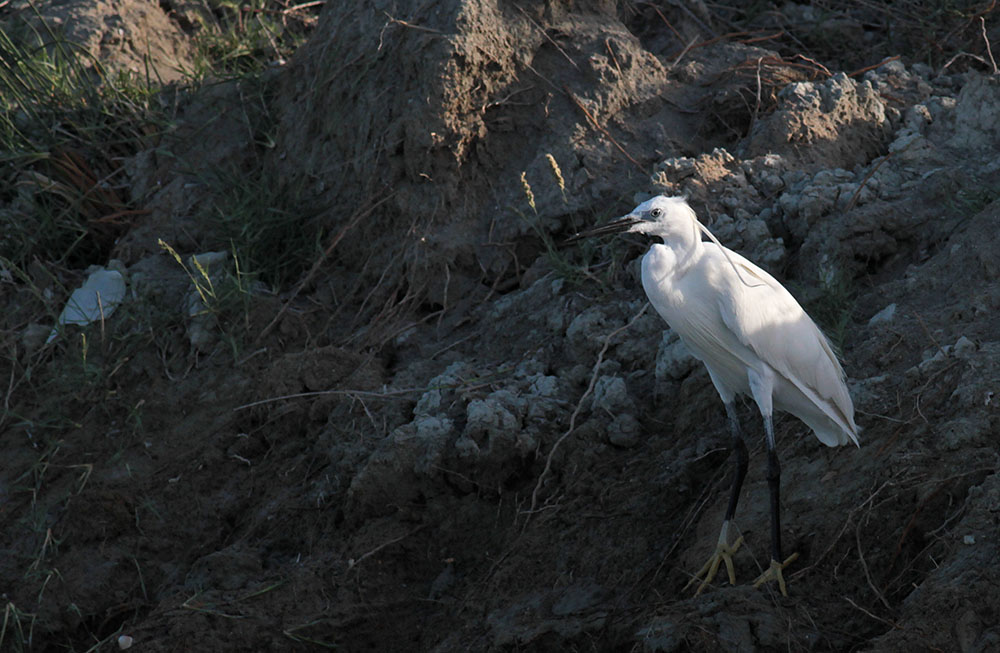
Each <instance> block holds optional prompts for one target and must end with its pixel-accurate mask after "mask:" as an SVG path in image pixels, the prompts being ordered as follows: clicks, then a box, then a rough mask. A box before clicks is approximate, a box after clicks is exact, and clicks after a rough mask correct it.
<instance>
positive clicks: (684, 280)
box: [574, 196, 858, 592]
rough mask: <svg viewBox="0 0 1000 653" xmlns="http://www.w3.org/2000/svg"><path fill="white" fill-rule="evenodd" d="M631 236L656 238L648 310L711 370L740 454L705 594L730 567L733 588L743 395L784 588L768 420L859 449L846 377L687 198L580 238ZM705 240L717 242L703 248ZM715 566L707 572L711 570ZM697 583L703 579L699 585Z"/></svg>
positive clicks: (742, 466) (809, 328) (823, 342)
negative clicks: (764, 455)
mask: <svg viewBox="0 0 1000 653" xmlns="http://www.w3.org/2000/svg"><path fill="white" fill-rule="evenodd" d="M622 231H629V232H634V233H642V234H647V235H649V236H655V237H659V238H661V239H662V240H663V243H662V244H660V243H656V244H653V245H652V246H651V247H650V248H649V251H648V252H647V253H646V254H645V256H643V259H642V285H643V288H644V289H645V291H646V295H647V296H648V297H649V301H650V303H651V304H652V305H653V307H654V308H655V309H656V311H657V312H658V313H659V314H660V316H662V317H663V319H664V320H666V321H667V323H668V324H669V325H670V326H671V328H673V329H674V331H676V332H677V334H678V335H679V336H680V337H681V339H682V340H683V341H684V342H685V343H686V344H687V346H688V347H689V348H690V349H691V351H692V352H693V353H694V355H695V356H696V357H698V358H699V359H700V360H701V361H702V362H704V363H705V366H706V367H707V368H708V372H709V375H710V376H711V378H712V383H713V384H714V385H715V388H716V390H718V392H719V396H720V397H721V398H722V401H723V403H724V404H725V405H726V411H727V414H728V415H729V419H730V426H731V428H732V431H733V440H734V444H733V448H734V450H735V451H736V453H737V468H736V470H735V473H734V479H733V488H732V493H731V496H730V507H729V510H727V514H726V519H725V521H724V523H723V529H722V533H721V535H720V538H719V547H718V549H717V551H716V554H715V555H714V556H713V558H712V559H710V560H709V563H706V567H705V568H704V569H703V570H702V571H701V572H699V575H700V574H704V573H705V572H706V571H707V572H708V573H707V574H706V578H705V580H704V581H703V583H702V585H701V588H700V589H699V592H700V591H701V589H704V587H705V585H706V584H707V583H708V582H709V581H710V580H711V579H712V577H713V576H714V575H715V571H716V570H717V568H718V565H719V562H720V561H724V562H726V564H727V568H728V570H729V576H730V581H731V582H734V581H735V575H734V573H733V570H732V561H731V559H730V555H731V553H732V552H733V551H735V550H736V547H738V546H739V541H737V543H736V544H733V545H730V544H729V542H728V531H729V521H730V520H731V519H732V517H733V514H734V513H735V509H736V503H737V501H738V499H739V491H740V486H741V485H742V480H743V475H745V473H746V450H745V445H744V443H743V439H742V432H741V430H740V427H739V423H738V422H737V421H736V413H735V410H734V408H733V400H734V398H735V397H736V396H737V395H740V394H746V395H750V396H752V397H753V399H754V401H755V402H756V403H757V407H758V408H759V409H760V412H761V415H762V416H763V417H764V425H765V436H766V440H767V445H768V454H769V460H768V462H769V473H768V480H769V481H770V484H771V497H772V499H771V501H772V563H771V569H769V570H768V571H767V572H765V574H764V575H763V576H762V577H761V578H760V579H759V581H758V584H759V583H760V582H763V581H765V580H772V579H773V580H778V581H779V584H780V586H781V590H782V592H785V587H784V580H783V579H782V577H781V569H782V568H783V567H784V565H785V564H787V563H788V562H790V560H788V561H785V563H781V562H779V560H780V559H781V553H780V551H781V544H780V526H779V517H778V504H779V499H778V476H779V474H780V468H779V466H778V461H777V454H776V452H775V450H774V434H773V428H772V422H771V415H772V412H773V409H774V408H777V409H779V410H783V411H786V412H789V413H791V414H793V415H795V416H796V417H798V418H799V419H801V420H802V421H803V422H805V423H806V425H808V426H809V428H811V429H812V430H813V432H814V433H815V434H816V437H817V438H819V440H820V441H821V442H822V443H823V444H825V445H828V446H837V445H843V444H847V443H849V442H853V443H854V444H858V427H857V425H856V424H855V423H854V405H853V403H852V402H851V397H850V394H849V393H848V390H847V385H846V383H845V378H844V371H843V369H842V368H841V366H840V363H839V361H838V360H837V356H836V355H835V354H834V352H833V349H832V348H831V347H830V343H829V342H828V341H827V339H826V337H825V336H824V335H823V333H822V332H821V331H820V330H819V328H818V327H817V326H816V324H815V323H814V322H813V321H812V319H811V318H810V317H809V316H808V315H807V314H806V312H805V311H804V310H803V309H802V307H801V306H800V305H799V303H798V302H797V301H795V298H793V297H792V296H791V294H789V292H788V291H787V290H785V288H784V287H783V286H782V285H781V284H780V283H778V282H777V281H776V280H775V279H774V277H772V276H771V275H770V274H768V273H767V272H765V271H764V270H762V269H760V268H759V267H757V266H756V265H754V264H753V263H751V262H750V261H748V260H747V259H746V258H744V257H742V256H740V255H739V254H737V253H736V252H733V251H731V250H729V249H727V248H725V247H723V246H722V245H721V244H720V243H718V241H717V240H715V238H714V236H712V234H711V233H709V232H708V230H707V229H705V228H704V227H703V226H702V225H701V224H699V222H698V219H697V217H696V216H695V213H694V211H693V210H691V207H690V206H688V204H687V202H686V201H685V200H684V199H682V198H677V197H674V198H668V197H663V196H658V197H654V198H653V199H650V200H648V201H646V202H643V203H642V204H640V205H639V206H637V207H636V208H635V209H634V210H633V211H632V212H631V213H629V214H628V215H626V216H624V217H622V218H620V219H619V220H616V221H614V222H612V223H610V224H607V225H604V226H601V227H597V228H595V229H592V230H590V231H588V232H585V233H583V234H579V235H578V236H576V237H574V239H575V238H579V237H583V236H590V235H598V234H604V233H615V232H622ZM702 232H704V233H705V234H706V235H708V236H709V238H711V239H712V241H711V242H703V241H702V239H701V234H702ZM709 568H710V569H709ZM695 578H696V579H697V575H696V577H695Z"/></svg>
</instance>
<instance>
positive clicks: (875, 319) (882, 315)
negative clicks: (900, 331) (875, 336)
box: [868, 303, 896, 326]
mask: <svg viewBox="0 0 1000 653" xmlns="http://www.w3.org/2000/svg"><path fill="white" fill-rule="evenodd" d="M895 316H896V304H895V303H892V304H889V305H888V306H886V307H885V308H883V309H882V310H881V311H879V312H878V313H876V314H875V315H872V319H870V320H868V326H875V325H876V324H879V323H881V322H892V318H894V317H895Z"/></svg>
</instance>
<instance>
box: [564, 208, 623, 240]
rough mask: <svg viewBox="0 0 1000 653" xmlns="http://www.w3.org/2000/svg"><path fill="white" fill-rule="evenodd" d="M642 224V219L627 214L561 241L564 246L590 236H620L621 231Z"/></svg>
mask: <svg viewBox="0 0 1000 653" xmlns="http://www.w3.org/2000/svg"><path fill="white" fill-rule="evenodd" d="M638 222H642V219H641V218H640V217H639V216H637V215H635V214H629V215H626V216H623V217H621V218H618V219H617V220H614V221H612V222H609V223H607V224H602V225H601V226H600V227H594V228H593V229H588V230H586V231H581V232H580V233H578V234H574V235H572V236H570V237H569V238H567V239H566V240H564V241H563V244H564V245H568V244H569V243H575V242H577V241H580V240H583V239H584V238H590V237H591V236H605V235H607V234H620V233H621V232H623V231H628V230H629V228H630V227H631V226H632V225H634V224H636V223H638Z"/></svg>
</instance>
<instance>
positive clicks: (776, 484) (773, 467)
mask: <svg viewBox="0 0 1000 653" xmlns="http://www.w3.org/2000/svg"><path fill="white" fill-rule="evenodd" d="M764 435H765V436H766V437H767V485H768V487H769V488H770V490H771V564H770V566H769V567H768V568H767V570H766V571H765V572H764V573H763V574H761V575H760V576H759V577H758V578H757V580H756V581H754V584H753V585H754V587H760V586H761V585H762V584H763V583H766V582H768V581H771V580H776V581H778V589H779V590H781V593H782V594H783V595H784V596H788V590H787V589H786V588H785V578H784V576H783V575H782V573H781V571H782V570H783V569H784V568H785V567H787V566H788V565H789V564H790V563H792V562H793V561H794V560H795V559H796V558H798V557H799V554H798V553H793V554H792V555H790V556H788V559H787V560H785V561H784V562H782V561H781V487H780V485H781V465H780V464H778V452H777V450H776V448H775V445H774V426H773V425H772V423H771V416H770V415H768V414H765V415H764Z"/></svg>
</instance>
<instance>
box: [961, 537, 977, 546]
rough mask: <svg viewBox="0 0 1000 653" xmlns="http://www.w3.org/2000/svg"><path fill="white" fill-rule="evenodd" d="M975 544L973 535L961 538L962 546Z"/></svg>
mask: <svg viewBox="0 0 1000 653" xmlns="http://www.w3.org/2000/svg"><path fill="white" fill-rule="evenodd" d="M975 543H976V536H975V535H966V536H965V537H963V538H962V544H975Z"/></svg>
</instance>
